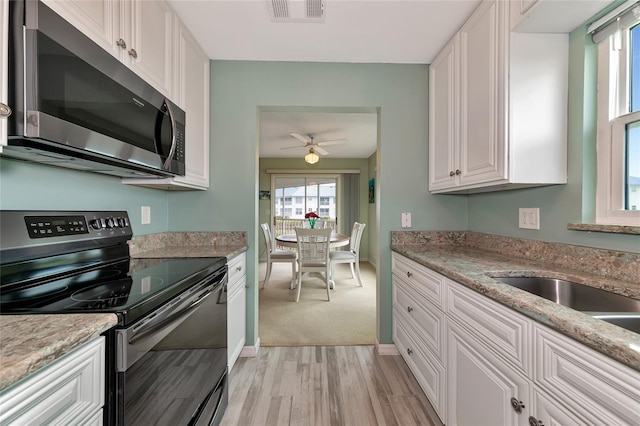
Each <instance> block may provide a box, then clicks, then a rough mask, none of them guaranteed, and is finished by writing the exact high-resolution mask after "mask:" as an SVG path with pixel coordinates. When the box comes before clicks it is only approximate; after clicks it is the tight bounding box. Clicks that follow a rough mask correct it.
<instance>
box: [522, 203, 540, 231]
mask: <svg viewBox="0 0 640 426" xmlns="http://www.w3.org/2000/svg"><path fill="white" fill-rule="evenodd" d="M518 227H520V228H522V229H540V209H539V208H538V207H535V208H520V209H518Z"/></svg>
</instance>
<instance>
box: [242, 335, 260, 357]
mask: <svg viewBox="0 0 640 426" xmlns="http://www.w3.org/2000/svg"><path fill="white" fill-rule="evenodd" d="M259 350H260V338H259V337H258V341H256V344H255V345H253V346H248V345H247V346H244V347H243V348H242V350H241V351H240V355H238V356H239V357H242V358H251V357H254V356H257V355H258V351H259Z"/></svg>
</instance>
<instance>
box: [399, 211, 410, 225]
mask: <svg viewBox="0 0 640 426" xmlns="http://www.w3.org/2000/svg"><path fill="white" fill-rule="evenodd" d="M401 220H402V222H401V223H402V227H403V228H411V213H402V215H401Z"/></svg>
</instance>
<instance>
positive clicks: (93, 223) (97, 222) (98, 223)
mask: <svg viewBox="0 0 640 426" xmlns="http://www.w3.org/2000/svg"><path fill="white" fill-rule="evenodd" d="M89 226H90V227H91V229H95V230H96V231H99V230H101V229H102V228H103V226H104V225H103V223H102V220H101V219H91V220H90V221H89Z"/></svg>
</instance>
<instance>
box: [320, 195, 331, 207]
mask: <svg viewBox="0 0 640 426" xmlns="http://www.w3.org/2000/svg"><path fill="white" fill-rule="evenodd" d="M329 200H330V198H329V197H320V205H321V206H328V205H329Z"/></svg>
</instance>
